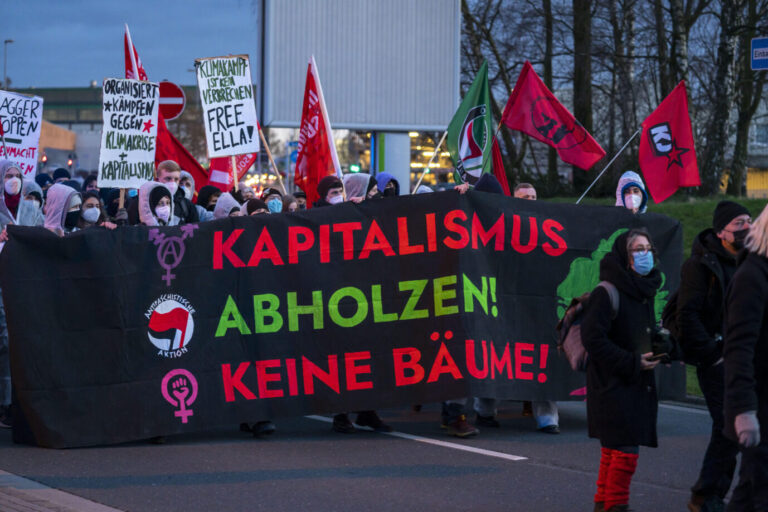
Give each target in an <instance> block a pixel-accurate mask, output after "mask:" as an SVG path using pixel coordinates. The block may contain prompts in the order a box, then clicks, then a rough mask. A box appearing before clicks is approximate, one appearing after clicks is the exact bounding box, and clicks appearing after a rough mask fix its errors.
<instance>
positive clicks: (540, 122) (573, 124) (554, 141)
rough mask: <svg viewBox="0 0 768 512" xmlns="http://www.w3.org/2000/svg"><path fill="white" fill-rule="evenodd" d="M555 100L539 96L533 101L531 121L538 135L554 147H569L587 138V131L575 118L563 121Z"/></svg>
mask: <svg viewBox="0 0 768 512" xmlns="http://www.w3.org/2000/svg"><path fill="white" fill-rule="evenodd" d="M556 103H557V100H554V99H550V98H546V97H544V96H539V97H538V98H536V101H534V102H533V108H532V109H531V122H532V123H533V126H534V128H536V131H537V132H539V135H541V136H542V137H544V139H546V140H547V141H549V143H550V144H551V145H552V146H553V147H555V148H556V149H570V148H574V147H576V146H578V145H579V144H582V143H583V142H584V141H586V140H587V131H586V130H585V129H584V127H583V126H581V123H579V122H578V121H576V120H575V119H568V120H566V122H565V123H564V122H563V120H562V119H561V118H560V116H559V115H558V113H557V110H556V109H555V107H554V105H555V104H556Z"/></svg>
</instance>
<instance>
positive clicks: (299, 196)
mask: <svg viewBox="0 0 768 512" xmlns="http://www.w3.org/2000/svg"><path fill="white" fill-rule="evenodd" d="M293 196H294V197H295V198H296V202H297V203H298V204H299V210H306V209H307V194H306V193H305V192H304V191H303V190H301V189H300V188H298V187H297V188H296V190H295V191H294V193H293Z"/></svg>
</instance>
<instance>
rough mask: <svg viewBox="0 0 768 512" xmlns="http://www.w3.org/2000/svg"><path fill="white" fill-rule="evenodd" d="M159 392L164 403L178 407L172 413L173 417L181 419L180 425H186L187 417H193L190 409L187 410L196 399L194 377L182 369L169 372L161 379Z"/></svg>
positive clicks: (195, 381) (195, 380)
mask: <svg viewBox="0 0 768 512" xmlns="http://www.w3.org/2000/svg"><path fill="white" fill-rule="evenodd" d="M169 388H170V389H169ZM160 391H161V392H162V393H163V398H164V399H165V401H166V402H168V403H169V404H171V405H172V406H174V407H178V410H177V411H175V412H174V413H173V414H174V416H176V417H177V418H181V422H182V423H187V422H188V421H189V417H190V416H193V415H194V412H193V411H192V409H188V407H189V406H191V405H192V404H193V403H194V402H195V399H197V379H195V376H194V375H192V374H191V373H190V372H188V371H187V370H184V369H182V368H178V369H176V370H171V371H170V372H168V373H167V374H166V375H165V377H163V382H162V383H161V384H160ZM169 391H170V392H169Z"/></svg>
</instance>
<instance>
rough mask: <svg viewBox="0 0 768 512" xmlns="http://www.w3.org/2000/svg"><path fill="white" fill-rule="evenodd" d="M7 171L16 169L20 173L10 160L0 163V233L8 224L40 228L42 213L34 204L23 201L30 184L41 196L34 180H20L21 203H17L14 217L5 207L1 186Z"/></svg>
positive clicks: (3, 183)
mask: <svg viewBox="0 0 768 512" xmlns="http://www.w3.org/2000/svg"><path fill="white" fill-rule="evenodd" d="M9 169H18V170H19V172H21V169H19V166H18V165H16V164H14V163H13V162H11V161H10V160H3V161H0V231H1V230H2V229H4V228H5V226H7V225H8V224H16V225H18V226H42V225H43V216H42V213H41V212H40V211H39V210H38V209H37V208H35V205H34V204H31V203H27V202H25V201H24V197H25V196H26V195H27V193H28V192H26V190H27V187H28V186H29V184H30V183H31V184H33V185H35V187H37V191H38V192H40V195H41V196H42V190H41V189H40V187H38V186H37V183H35V182H34V180H32V181H26V180H22V185H21V201H19V208H18V210H16V217H14V216H13V214H12V213H11V211H10V210H9V209H8V207H7V206H6V205H5V193H4V190H3V186H4V185H5V173H6V172H8V170H9Z"/></svg>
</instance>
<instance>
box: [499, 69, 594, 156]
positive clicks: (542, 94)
mask: <svg viewBox="0 0 768 512" xmlns="http://www.w3.org/2000/svg"><path fill="white" fill-rule="evenodd" d="M501 121H502V122H503V123H504V124H505V125H507V126H508V127H509V128H510V129H512V130H519V131H521V132H523V133H527V134H528V135H530V136H531V137H533V138H534V139H536V140H539V141H541V142H543V143H545V144H549V145H550V146H552V147H553V148H555V149H556V150H557V154H558V155H560V159H561V160H562V161H563V162H566V163H569V164H572V165H575V166H576V167H580V168H581V169H584V170H588V169H590V168H591V167H592V166H593V165H595V163H597V162H598V161H599V160H600V159H601V158H603V157H604V156H605V151H603V148H601V147H600V144H598V143H597V142H596V141H595V139H593V138H592V136H591V135H590V134H589V132H588V131H587V130H585V129H584V127H583V126H581V123H579V122H578V121H577V120H576V118H574V117H573V114H571V113H570V112H569V111H568V109H567V108H565V107H564V106H563V105H562V104H561V103H560V102H559V101H557V98H555V95H554V94H552V92H551V91H550V90H549V89H548V88H547V86H546V85H544V82H542V81H541V78H539V75H537V74H536V71H534V70H533V66H531V63H530V62H528V61H525V65H524V66H523V70H522V71H521V72H520V76H519V77H517V83H516V84H515V88H514V89H513V90H512V94H511V95H510V96H509V100H508V101H507V106H506V107H504V114H503V115H502V116H501Z"/></svg>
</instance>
